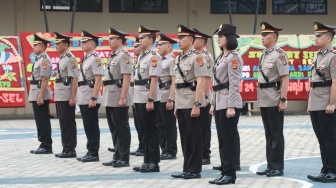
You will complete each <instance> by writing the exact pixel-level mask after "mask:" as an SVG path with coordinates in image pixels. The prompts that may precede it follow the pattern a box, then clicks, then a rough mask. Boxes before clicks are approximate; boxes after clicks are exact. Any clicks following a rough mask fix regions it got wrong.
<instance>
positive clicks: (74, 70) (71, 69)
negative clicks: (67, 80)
mask: <svg viewBox="0 0 336 188" xmlns="http://www.w3.org/2000/svg"><path fill="white" fill-rule="evenodd" d="M67 67H68V76H71V77H78V63H77V60H76V58H75V57H74V56H71V57H70V58H69V59H68V62H67Z"/></svg>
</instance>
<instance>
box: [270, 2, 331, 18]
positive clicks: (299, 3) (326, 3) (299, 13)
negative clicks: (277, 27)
mask: <svg viewBox="0 0 336 188" xmlns="http://www.w3.org/2000/svg"><path fill="white" fill-rule="evenodd" d="M274 1H275V0H272V14H274V15H327V14H328V0H324V2H325V6H326V8H325V9H326V10H325V13H301V12H300V10H301V6H300V5H301V0H298V8H299V10H298V13H286V12H283V13H275V12H274V8H275V5H274Z"/></svg>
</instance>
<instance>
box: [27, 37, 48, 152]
mask: <svg viewBox="0 0 336 188" xmlns="http://www.w3.org/2000/svg"><path fill="white" fill-rule="evenodd" d="M49 42H50V41H48V40H46V39H44V38H42V37H40V36H39V35H37V34H34V41H33V45H34V48H33V53H34V54H36V58H35V63H34V64H33V68H32V74H31V80H30V81H29V82H30V88H29V97H28V101H30V102H32V104H33V111H34V117H35V123H36V128H37V138H38V141H39V142H41V144H40V146H39V147H38V148H37V149H36V150H31V151H30V153H33V154H51V153H53V151H52V139H51V124H50V118H49V114H48V110H49V102H50V99H51V90H50V88H49V86H48V82H49V78H50V76H51V70H52V65H51V60H50V58H49V56H48V54H47V53H46V49H47V47H48V43H49Z"/></svg>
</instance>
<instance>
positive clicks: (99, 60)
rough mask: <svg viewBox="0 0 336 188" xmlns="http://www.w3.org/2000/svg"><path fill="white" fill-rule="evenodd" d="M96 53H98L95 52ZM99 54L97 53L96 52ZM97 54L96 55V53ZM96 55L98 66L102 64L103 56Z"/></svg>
mask: <svg viewBox="0 0 336 188" xmlns="http://www.w3.org/2000/svg"><path fill="white" fill-rule="evenodd" d="M94 54H96V53H94ZM96 55H97V54H96ZM94 56H95V55H94ZM95 57H96V62H97V65H98V66H101V58H100V57H99V56H98V55H97V56H95Z"/></svg>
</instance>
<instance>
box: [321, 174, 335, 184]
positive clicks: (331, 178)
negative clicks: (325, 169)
mask: <svg viewBox="0 0 336 188" xmlns="http://www.w3.org/2000/svg"><path fill="white" fill-rule="evenodd" d="M322 181H323V183H333V182H336V173H328V174H327V175H325V176H324V177H323V178H322Z"/></svg>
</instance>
